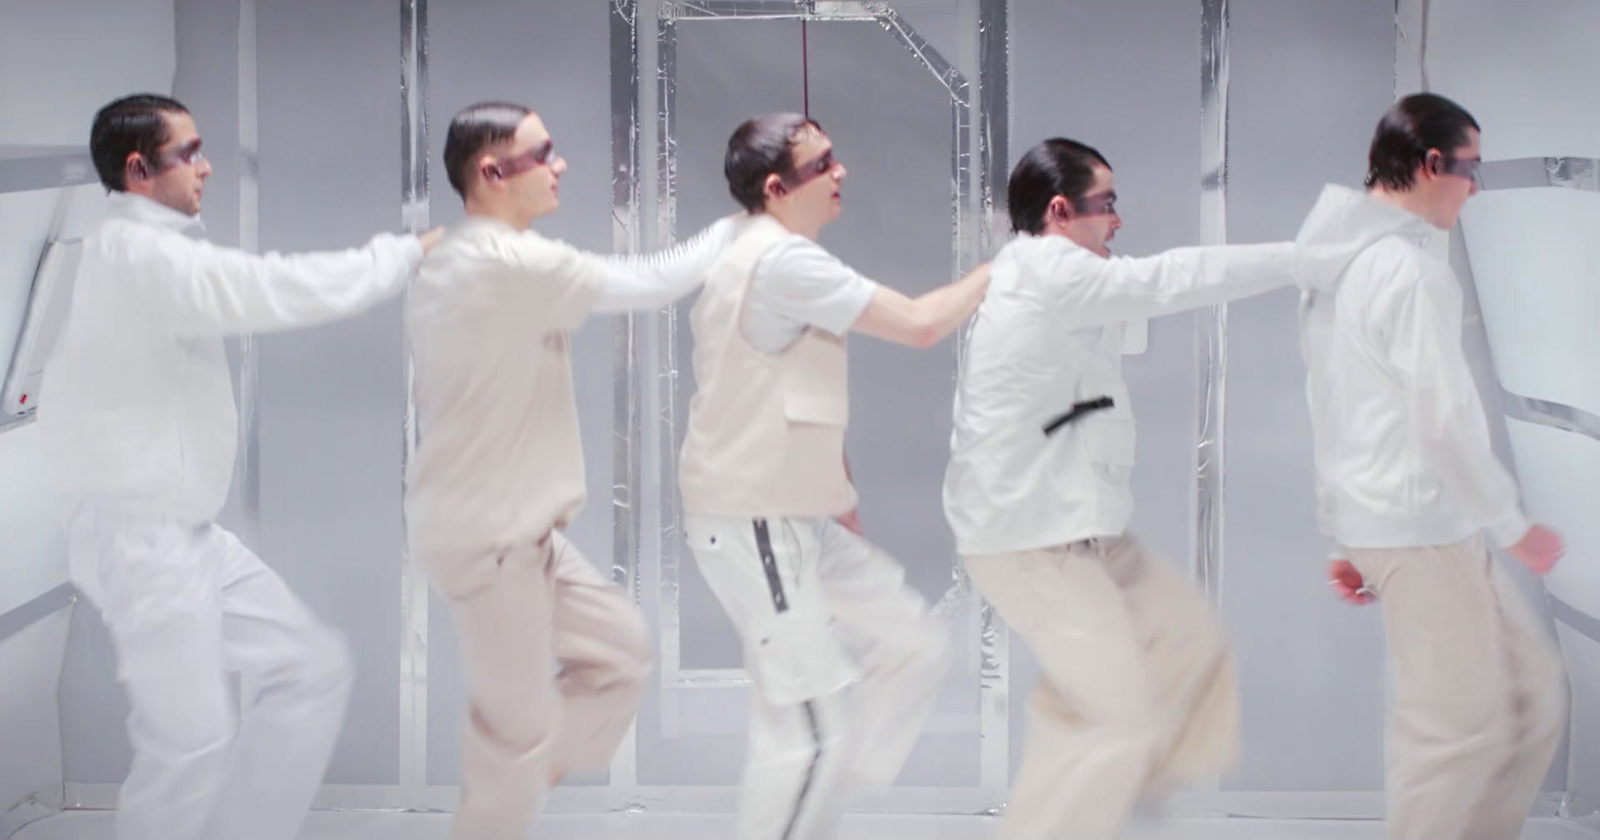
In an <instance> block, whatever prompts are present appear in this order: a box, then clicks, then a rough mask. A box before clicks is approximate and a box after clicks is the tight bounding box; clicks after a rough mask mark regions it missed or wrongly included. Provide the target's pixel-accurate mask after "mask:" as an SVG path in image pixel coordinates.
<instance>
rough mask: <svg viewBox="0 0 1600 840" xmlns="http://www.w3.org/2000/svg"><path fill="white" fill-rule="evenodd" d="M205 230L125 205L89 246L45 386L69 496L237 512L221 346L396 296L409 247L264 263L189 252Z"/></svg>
mask: <svg viewBox="0 0 1600 840" xmlns="http://www.w3.org/2000/svg"><path fill="white" fill-rule="evenodd" d="M198 228H199V221H198V220H197V219H195V218H193V217H190V216H187V215H185V214H183V213H180V212H178V211H176V210H173V209H171V208H169V207H166V206H164V205H161V204H159V203H157V202H155V201H152V200H150V199H147V198H143V197H141V196H137V195H132V194H129V193H114V194H113V195H112V196H111V197H110V200H109V202H108V207H107V213H106V218H105V220H104V221H103V222H102V223H101V224H100V226H99V227H98V228H96V229H95V231H94V232H93V233H92V234H90V235H89V237H88V238H87V239H86V240H85V242H84V249H83V261H82V262H81V263H80V265H79V268H78V276H77V281H76V287H75V289H74V291H73V295H72V310H71V313H70V315H69V316H68V320H67V324H66V328H65V329H64V330H63V331H62V334H61V337H60V339H59V343H58V344H57V346H56V350H55V354H54V356H53V357H52V358H51V359H50V360H49V362H48V364H46V366H45V373H44V383H43V386H42V387H41V389H40V393H41V398H40V405H39V431H40V437H41V440H42V442H43V447H44V452H45V457H46V462H47V463H48V464H49V468H50V469H51V471H52V473H53V474H54V479H55V481H56V482H57V483H58V484H59V486H60V487H61V489H62V490H63V491H64V492H65V493H67V494H69V495H73V496H97V497H102V498H105V499H108V500H110V501H112V502H114V503H117V504H120V505H122V506H124V507H127V508H130V509H134V510H139V511H146V512H150V513H156V514H160V515H163V516H170V517H173V518H175V519H179V520H182V521H186V522H194V523H202V522H206V521H209V520H211V519H212V518H213V517H215V516H216V514H217V512H218V511H219V510H221V508H222V505H223V503H224V502H225V501H227V497H228V488H229V484H230V483H231V481H232V477H233V458H234V450H235V448H236V444H237V435H238V419H237V412H236V410H235V408H234V401H233V382H232V379H231V378H230V376H229V373H228V360H227V356H226V355H225V353H224V350H223V344H222V338H223V336H226V335H230V334H238V333H248V332H268V331H272V330H280V329H285V328H288V327H297V326H305V325H308V324H315V323H319V322H323V321H329V320H333V319H335V318H338V317H340V316H344V315H350V314H352V313H355V312H358V311H360V310H362V309H365V308H367V307H369V306H371V305H373V304H375V303H377V302H379V301H381V300H383V299H385V298H388V297H391V296H393V295H395V294H396V293H398V292H399V291H400V290H401V289H402V288H404V285H405V283H406V281H407V280H408V279H409V278H410V277H411V275H412V273H413V272H414V271H415V269H416V266H417V264H418V263H419V262H421V260H422V246H421V245H420V244H419V243H418V241H417V239H416V237H413V236H404V237H402V236H393V235H389V234H380V235H379V236H377V237H375V238H374V239H373V240H372V241H371V242H370V243H368V245H367V246H366V247H365V248H362V249H359V250H349V251H341V252H337V253H323V254H303V255H295V256H280V255H278V254H266V255H263V256H256V255H253V254H247V253H245V252H243V251H237V250H233V249H230V248H221V247H218V246H215V245H212V244H210V243H207V242H203V241H199V240H197V239H192V238H190V237H189V236H187V235H186V234H188V233H195V232H198Z"/></svg>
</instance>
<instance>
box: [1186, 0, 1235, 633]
mask: <svg viewBox="0 0 1600 840" xmlns="http://www.w3.org/2000/svg"><path fill="white" fill-rule="evenodd" d="M1200 38H1201V44H1200V62H1201V67H1200V172H1201V178H1200V244H1201V245H1222V244H1225V243H1226V242H1227V241H1228V0H1201V13H1200ZM1196 318H1197V319H1198V322H1197V323H1196V325H1195V326H1196V330H1195V349H1196V351H1197V354H1198V365H1199V369H1198V371H1197V381H1198V383H1199V423H1198V425H1197V428H1196V432H1197V434H1196V440H1195V508H1194V510H1195V516H1194V527H1195V531H1194V555H1193V556H1194V567H1193V569H1192V573H1193V576H1194V579H1195V582H1196V583H1197V584H1199V585H1200V586H1202V587H1203V588H1204V589H1205V590H1206V593H1207V594H1208V595H1209V596H1210V597H1211V599H1212V601H1213V603H1215V602H1216V601H1217V600H1218V599H1220V598H1221V595H1222V549H1223V539H1222V538H1223V509H1222V508H1223V487H1224V481H1223V479H1224V477H1225V476H1224V450H1223V427H1224V423H1225V422H1226V420H1227V411H1226V409H1227V405H1226V397H1227V390H1228V389H1227V384H1228V383H1227V372H1228V306H1227V304H1222V305H1220V306H1213V307H1211V308H1209V309H1206V310H1202V311H1200V312H1199V313H1197V314H1196Z"/></svg>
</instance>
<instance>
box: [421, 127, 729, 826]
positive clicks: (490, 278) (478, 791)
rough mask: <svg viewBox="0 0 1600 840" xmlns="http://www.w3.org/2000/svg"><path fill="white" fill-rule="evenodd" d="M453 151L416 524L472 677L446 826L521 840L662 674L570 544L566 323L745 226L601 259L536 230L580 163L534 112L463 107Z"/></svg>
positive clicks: (449, 143) (425, 317) (609, 743)
mask: <svg viewBox="0 0 1600 840" xmlns="http://www.w3.org/2000/svg"><path fill="white" fill-rule="evenodd" d="M444 163H445V168H446V170H447V174H448V175H449V178H450V185H451V186H452V187H454V188H455V190H456V191H457V192H458V193H460V194H461V196H462V198H463V199H464V200H465V202H466V210H467V218H466V219H465V220H463V221H462V222H461V223H460V224H457V225H455V226H454V227H452V228H451V229H450V230H449V231H448V233H447V234H446V235H445V238H444V240H443V242H442V243H441V244H440V245H439V247H438V248H437V249H436V250H434V251H433V252H432V254H431V255H430V256H431V257H432V258H431V259H429V260H427V261H426V262H425V263H424V264H423V266H422V269H421V271H420V273H419V275H418V279H417V282H416V285H415V287H414V288H413V290H412V292H411V296H410V308H409V311H408V313H407V319H406V327H407V331H408V334H409V337H410V341H411V349H412V357H413V361H414V363H415V366H416V378H415V382H414V393H415V398H416V405H417V411H418V419H419V423H420V432H421V444H420V447H419V448H418V450H417V454H416V458H415V459H414V460H413V461H412V462H411V463H410V464H409V469H408V471H407V476H406V482H407V491H408V492H407V495H406V514H407V526H408V530H409V534H410V544H411V549H412V552H413V554H414V555H415V557H416V558H417V559H418V560H420V561H421V562H422V563H423V564H424V565H425V566H426V567H427V569H428V571H429V573H430V574H431V576H432V577H433V581H434V583H435V584H436V585H437V586H438V587H439V591H440V592H441V593H442V594H443V595H444V598H445V600H446V601H447V602H448V603H449V605H450V609H451V613H452V615H453V616H454V618H455V622H456V632H457V635H458V636H459V637H460V643H461V655H462V659H463V661H464V662H465V664H466V669H467V678H468V684H469V691H470V708H469V714H468V719H467V726H466V733H465V736H464V737H465V743H464V745H463V748H462V762H463V769H462V779H461V805H460V808H459V809H458V810H457V812H456V819H455V823H454V826H453V827H452V829H451V837H452V838H456V840H512V839H513V838H521V837H523V836H524V834H525V832H526V831H527V827H528V823H529V821H530V819H531V818H532V815H533V812H534V810H535V808H536V807H537V806H538V804H539V801H540V799H541V797H542V795H543V792H544V790H545V788H546V786H547V785H548V784H550V783H553V782H554V781H555V780H557V779H559V778H560V777H561V776H562V775H564V774H566V773H567V772H570V771H574V770H584V769H598V768H604V767H605V766H606V765H607V764H608V762H609V761H610V759H611V756H612V754H613V753H614V752H616V749H617V745H618V743H619V742H620V741H621V739H622V737H623V735H624V734H625V733H626V731H627V728H628V725H629V723H630V721H631V720H632V719H633V715H634V711H635V708H636V705H637V703H638V700H639V697H640V694H641V692H642V690H643V686H644V681H645V678H646V677H647V675H648V674H649V671H650V655H649V645H648V638H649V637H648V634H647V633H646V632H645V627H644V622H643V620H642V618H641V616H640V615H639V613H638V611H637V610H636V609H635V608H634V606H633V605H631V604H629V603H628V598H627V595H626V594H625V593H624V592H623V591H622V590H621V589H619V588H617V587H615V586H613V585H612V584H611V583H610V582H608V581H607V580H606V579H605V578H603V577H601V575H600V574H599V573H597V572H596V571H595V569H594V567H593V566H592V565H591V564H590V563H589V561H588V560H586V559H585V558H584V557H583V556H582V555H581V554H579V553H578V551H577V549H576V548H574V547H573V546H572V544H571V543H569V542H567V540H566V539H565V538H564V537H563V536H562V529H564V528H566V527H567V526H568V525H569V524H570V523H571V522H572V519H573V517H575V516H576V515H577V513H578V510H579V509H580V508H581V507H582V505H583V502H584V488H585V483H584V469H583V448H582V445H581V443H580V441H579V439H578V417H577V406H576V402H575V399H574V397H573V390H572V366H571V361H570V359H569V357H568V336H567V334H568V331H569V330H572V329H575V328H577V327H578V325H579V324H581V323H582V322H583V320H584V318H585V317H587V316H588V315H589V314H590V313H592V312H620V311H625V310H628V309H653V308H656V307H659V306H662V305H665V304H667V303H670V302H671V301H672V300H674V299H676V298H678V297H680V296H682V295H683V294H685V293H687V292H689V291H692V290H693V289H694V288H695V287H696V286H698V285H699V283H700V281H701V279H702V278H703V277H704V276H705V272H706V269H707V266H708V265H709V262H710V259H711V258H714V257H715V255H716V254H717V253H718V252H719V250H720V248H721V247H722V244H723V242H724V241H725V239H726V234H727V233H728V232H729V231H731V230H732V228H731V225H732V222H731V221H727V220H725V221H723V222H719V223H718V224H716V225H713V226H712V228H711V229H710V230H709V231H708V232H706V233H705V234H702V235H701V236H699V237H696V238H695V239H693V240H691V241H690V242H689V243H686V245H685V246H684V247H683V249H682V250H681V252H678V253H675V254H674V255H671V258H668V259H662V258H653V259H616V258H612V259H606V258H602V257H598V256H595V255H592V254H587V253H584V252H582V251H579V250H577V249H576V248H573V247H572V246H570V245H567V244H565V243H563V242H558V241H555V240H551V239H546V238H545V237H543V236H540V235H539V234H537V233H535V232H533V231H531V230H529V229H528V226H529V225H530V224H531V223H532V222H533V220H534V219H536V218H538V217H540V216H543V215H545V214H547V213H550V212H553V211H554V210H555V209H556V207H557V205H558V202H559V183H560V178H561V174H562V173H563V172H565V171H566V162H565V161H564V160H562V158H561V156H560V155H559V154H556V152H555V150H554V146H553V144H552V142H551V140H550V135H549V132H547V131H546V130H545V127H544V124H543V122H541V121H540V119H539V117H538V115H537V114H534V113H532V112H530V111H529V110H528V109H527V108H524V107H522V106H520V105H510V104H504V103H484V104H480V105H474V106H472V107H469V108H467V109H466V110H464V111H462V112H461V113H460V114H458V115H457V116H456V118H455V119H454V120H453V121H452V122H451V124H450V130H449V134H448V136H447V137H446V139H445V147H444ZM557 666H559V673H556V668H557Z"/></svg>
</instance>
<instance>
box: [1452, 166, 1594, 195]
mask: <svg viewBox="0 0 1600 840" xmlns="http://www.w3.org/2000/svg"><path fill="white" fill-rule="evenodd" d="M1478 171H1479V174H1481V175H1482V176H1483V188H1484V189H1485V190H1518V189H1532V188H1537V187H1559V188H1561V189H1568V190H1583V191H1585V192H1600V159H1595V158H1575V157H1546V158H1537V157H1527V158H1510V159H1507V160H1486V161H1484V162H1483V165H1482V166H1481V167H1480V168H1479V170H1478Z"/></svg>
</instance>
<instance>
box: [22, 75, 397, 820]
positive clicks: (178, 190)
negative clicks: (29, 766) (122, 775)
mask: <svg viewBox="0 0 1600 840" xmlns="http://www.w3.org/2000/svg"><path fill="white" fill-rule="evenodd" d="M200 144H201V141H200V135H199V133H198V132H197V130H196V128H195V123H194V119H193V118H192V117H191V116H190V114H189V112H188V110H187V109H186V108H184V106H183V105H182V104H181V103H179V102H177V101H175V100H172V99H169V98H166V97H162V96H154V95H139V96H132V97H127V98H124V99H119V100H117V101H115V102H112V103H111V104H109V105H107V106H106V107H105V108H103V109H101V111H100V112H99V113H98V114H97V115H96V116H95V120H94V126H93V129H92V134H91V138H90V151H91V154H92V156H93V159H94V164H95V168H96V169H97V170H98V172H99V175H100V180H101V182H102V183H103V184H104V185H105V186H106V188H107V189H108V190H110V191H111V197H110V201H109V210H108V212H107V216H106V218H105V220H104V222H103V223H101V224H100V226H99V227H98V228H97V229H96V230H95V231H94V232H93V233H92V234H91V235H90V236H89V237H88V238H87V240H86V241H85V244H84V249H83V261H82V263H81V265H80V267H79V271H78V277H77V284H76V289H75V291H74V294H73V299H72V310H71V315H70V317H69V320H68V322H67V326H66V329H65V331H64V333H63V334H62V337H61V339H60V344H59V346H58V348H57V351H56V355H55V357H54V358H53V359H52V360H51V362H50V364H49V366H48V368H47V370H46V371H45V386H44V388H43V393H45V394H47V396H46V397H45V398H44V400H43V404H42V405H41V406H40V407H39V430H40V435H41V438H42V440H43V445H44V447H45V452H46V457H47V460H48V463H49V464H50V468H51V471H52V473H53V474H54V478H55V481H56V482H57V483H58V484H59V486H60V487H61V488H62V490H63V491H64V494H65V498H66V500H67V504H66V507H65V511H64V516H65V523H66V527H67V532H68V540H69V546H70V562H71V574H72V580H73V582H74V583H75V584H76V585H77V587H78V588H79V590H80V591H81V592H83V594H84V595H85V596H87V597H88V599H89V600H90V601H91V602H93V603H94V605H95V606H96V607H97V608H98V609H99V610H100V613H101V615H102V617H103V618H104V619H105V622H106V624H107V626H108V627H109V628H110V631H111V636H112V640H113V641H114V642H115V644H116V650H117V659H118V676H119V677H120V679H121V681H122V684H123V686H124V687H125V688H126V689H127V692H128V700H129V703H130V705H131V706H132V714H131V715H130V717H129V721H128V734H129V738H130V740H131V741H132V744H133V750H134V758H133V767H132V769H131V770H130V771H129V773H128V778H127V780H126V781H125V782H124V783H123V785H122V793H121V799H120V804H119V807H118V811H117V836H118V838H119V840H201V838H211V837H235V838H240V837H251V838H261V840H289V838H292V837H294V836H295V834H296V833H297V832H298V830H299V826H300V823H301V822H302V820H303V819H304V817H305V812H306V809H307V808H308V807H309V806H310V804H311V798H312V796H313V795H314V794H315V792H316V789H317V787H318V785H319V784H320V783H321V781H322V776H323V772H324V770H325V769H326V766H327V762H328V759H329V757H330V755H331V754H332V751H333V745H334V740H335V737H336V736H337V734H338V731H339V725H340V722H341V720H342V719H343V715H344V708H345V703H346V700H347V698H348V694H349V685H350V669H351V663H350V655H349V653H348V651H347V649H346V646H345V643H344V641H343V639H342V638H341V637H340V635H339V634H338V633H337V632H335V631H334V630H333V629H332V628H330V627H328V626H327V625H325V624H323V623H322V622H321V621H319V620H318V619H317V618H316V617H314V616H313V615H312V614H311V613H310V611H309V610H307V608H306V607H305V605H304V604H302V603H301V602H300V601H299V600H298V599H296V598H295V597H294V595H293V594H291V593H290V591H289V589H288V588H287V587H286V586H285V585H284V582H283V581H282V580H281V579H280V578H279V577H278V575H277V574H276V573H274V572H273V571H272V570H271V569H270V568H269V567H267V566H266V565H265V564H263V563H262V562H261V560H260V559H259V558H257V557H256V556H255V555H254V554H252V553H251V552H250V551H249V549H247V548H245V547H244V546H243V545H241V544H240V542H239V541H238V540H237V539H235V538H234V536H233V535H232V534H230V533H228V532H227V531H225V530H223V529H222V528H220V527H218V526H217V525H216V523H215V522H214V521H213V520H214V519H215V517H216V515H217V512H218V511H219V510H220V509H221V508H222V505H223V502H224V501H225V500H226V498H227V495H228V488H229V484H230V481H231V478H232V474H233V460H234V450H235V446H236V443H237V441H236V433H237V429H238V423H237V419H236V410H235V407H234V397H233V389H232V382H231V380H230V378H229V373H228V363H227V358H226V356H225V355H224V350H223V343H222V339H223V337H224V336H227V335H237V334H242V333H249V332H267V331H273V330H282V329H288V328H291V327H299V326H307V325H310V324H316V323H321V322H325V321H330V320H333V319H335V318H339V317H343V316H347V315H352V314H355V313H357V312H360V311H362V310H363V309H366V308H368V307H370V306H372V305H374V304H376V303H378V302H380V301H382V300H384V299H386V298H389V297H392V296H394V295H395V294H397V293H399V292H400V291H401V289H402V288H403V287H404V284H405V283H406V281H407V280H408V279H409V278H410V277H411V276H412V274H413V273H414V271H415V269H416V266H417V264H418V263H419V262H420V261H421V260H422V256H423V250H424V248H423V244H422V243H421V242H419V240H418V239H417V237H414V236H391V235H388V234H380V235H379V236H377V237H375V238H374V239H373V240H372V241H371V242H369V243H368V244H367V245H366V247H364V248H361V249H358V250H351V251H343V252H338V253H323V254H305V255H298V256H281V255H278V254H267V255H264V256H255V255H252V254H247V253H244V252H241V251H236V250H232V249H228V248H219V247H216V246H213V245H211V244H208V243H206V242H204V241H201V240H199V239H196V238H192V235H193V234H195V233H197V232H198V229H199V220H198V218H197V216H198V215H199V213H200V204H201V195H202V189H203V187H204V184H205V180H206V177H207V176H209V175H210V173H211V166H210V164H208V163H207V162H206V161H205V159H204V157H203V156H202V155H201V153H200ZM230 671H237V672H242V673H243V674H245V675H246V677H247V679H246V680H245V682H244V685H245V686H246V687H247V689H248V691H249V693H248V694H247V695H246V696H245V697H244V698H243V706H244V708H243V711H242V714H241V715H240V716H239V720H237V721H236V720H235V707H234V705H233V700H232V698H231V697H230V691H229V684H228V678H227V674H228V672H230Z"/></svg>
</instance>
